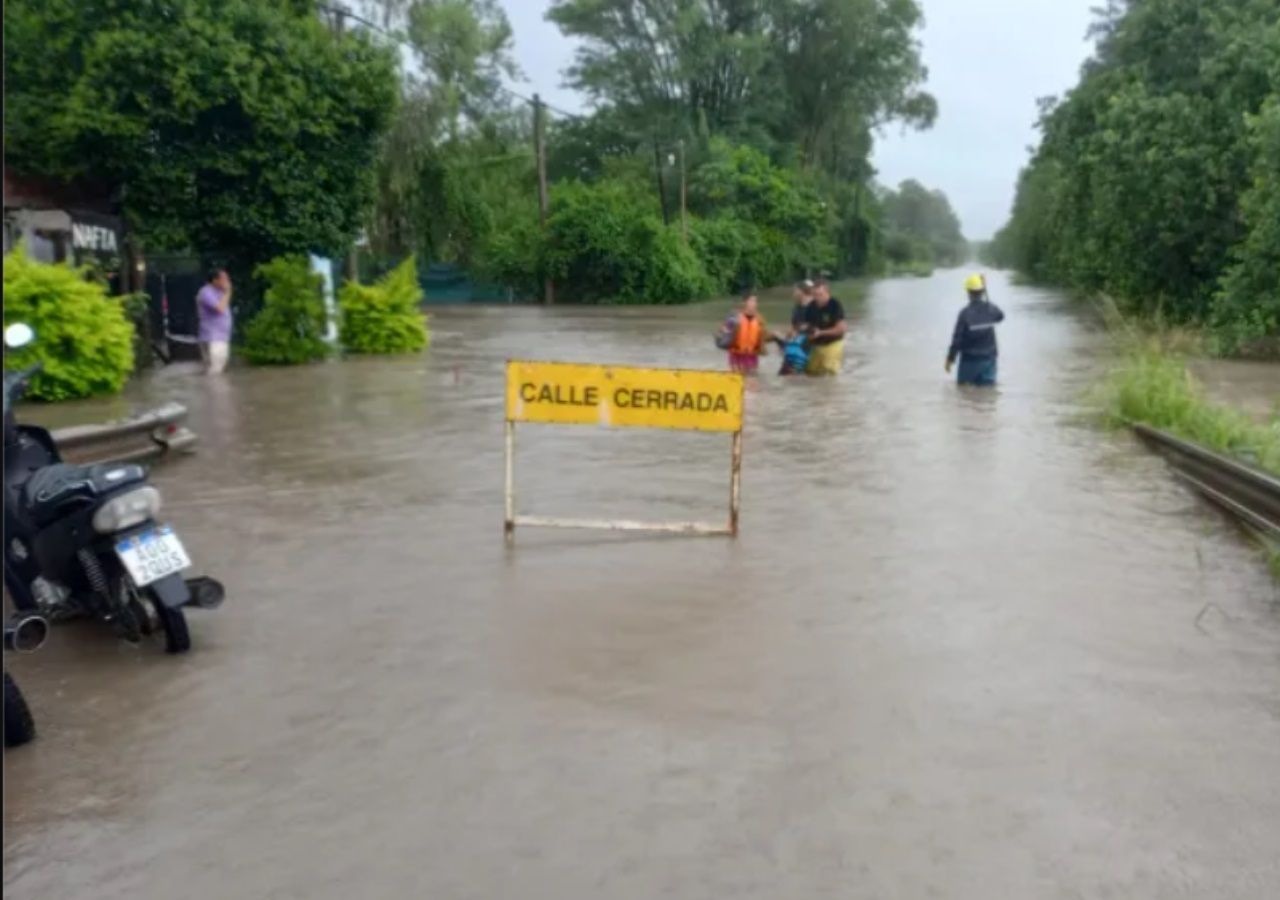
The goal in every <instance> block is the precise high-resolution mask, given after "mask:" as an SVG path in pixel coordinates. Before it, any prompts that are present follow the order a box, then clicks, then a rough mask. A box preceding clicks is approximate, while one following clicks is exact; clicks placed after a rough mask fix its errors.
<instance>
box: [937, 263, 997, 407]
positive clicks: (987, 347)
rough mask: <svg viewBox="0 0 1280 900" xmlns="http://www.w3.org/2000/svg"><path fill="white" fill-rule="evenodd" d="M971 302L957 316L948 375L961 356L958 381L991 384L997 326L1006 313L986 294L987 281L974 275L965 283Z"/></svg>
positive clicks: (994, 363) (949, 351) (948, 363)
mask: <svg viewBox="0 0 1280 900" xmlns="http://www.w3.org/2000/svg"><path fill="white" fill-rule="evenodd" d="M964 287H965V290H966V291H968V292H969V305H968V306H966V307H965V308H964V309H962V310H960V315H959V316H957V317H956V330H955V333H954V334H953V335H952V337H951V348H950V349H949V350H948V351H947V374H950V373H951V367H952V366H954V365H955V362H956V358H957V357H959V358H960V371H959V372H957V373H956V382H957V383H959V384H972V385H978V386H981V387H990V386H991V385H994V384H995V383H996V357H997V355H998V351H997V349H996V325H998V324H999V323H1000V322H1003V321H1004V313H1003V312H1002V311H1001V309H1000V307H998V306H996V305H995V304H994V303H992V302H991V300H990V299H988V297H987V280H986V279H985V278H984V277H982V276H981V275H972V276H970V277H969V279H968V280H967V281H965V283H964Z"/></svg>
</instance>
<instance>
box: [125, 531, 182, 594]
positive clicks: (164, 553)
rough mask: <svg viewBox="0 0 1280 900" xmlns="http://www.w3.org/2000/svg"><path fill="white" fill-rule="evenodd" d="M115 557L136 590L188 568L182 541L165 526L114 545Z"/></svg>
mask: <svg viewBox="0 0 1280 900" xmlns="http://www.w3.org/2000/svg"><path fill="white" fill-rule="evenodd" d="M116 555H117V556H119V557H120V562H122V563H124V567H125V569H126V570H127V571H128V573H129V575H130V576H132V578H133V583H134V584H136V585H137V586H138V587H146V586H147V585H149V584H151V583H152V582H155V581H159V580H160V579H161V578H165V577H167V576H169V575H173V574H175V573H177V572H181V571H182V570H183V569H185V568H187V567H188V566H190V565H191V557H189V556H187V550H186V548H185V547H183V546H182V541H180V540H178V536H177V535H176V534H174V533H173V529H172V528H170V527H169V526H168V525H161V526H160V527H159V528H153V529H150V530H148V531H144V532H142V533H141V534H135V535H133V536H132V537H127V538H125V539H124V540H122V541H120V542H119V543H117V544H116Z"/></svg>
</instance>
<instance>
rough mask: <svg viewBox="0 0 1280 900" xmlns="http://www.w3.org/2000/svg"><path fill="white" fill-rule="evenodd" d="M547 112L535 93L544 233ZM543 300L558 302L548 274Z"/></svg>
mask: <svg viewBox="0 0 1280 900" xmlns="http://www.w3.org/2000/svg"><path fill="white" fill-rule="evenodd" d="M546 119H547V114H546V111H545V110H544V108H543V106H542V98H541V97H539V96H538V95H537V94H534V95H533V152H534V155H535V156H536V157H537V161H538V218H539V219H540V221H541V222H542V235H543V237H544V238H545V237H546V234H547V136H546ZM542 302H543V303H545V304H547V305H548V306H550V305H551V304H553V303H555V302H556V286H555V283H554V282H552V280H551V276H550V275H548V276H547V279H546V282H545V283H544V285H543V295H542Z"/></svg>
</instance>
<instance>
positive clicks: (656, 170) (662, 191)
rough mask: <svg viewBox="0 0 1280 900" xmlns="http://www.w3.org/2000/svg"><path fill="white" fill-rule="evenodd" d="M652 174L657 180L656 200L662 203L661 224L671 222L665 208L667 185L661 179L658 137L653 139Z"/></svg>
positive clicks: (669, 214)
mask: <svg viewBox="0 0 1280 900" xmlns="http://www.w3.org/2000/svg"><path fill="white" fill-rule="evenodd" d="M653 174H654V176H655V177H656V178H657V180H658V200H659V201H660V202H661V203H662V224H663V225H670V224H671V213H670V212H668V210H667V185H666V183H665V182H664V181H663V179H662V151H660V150H659V149H658V139H657V138H656V137H655V138H654V139H653Z"/></svg>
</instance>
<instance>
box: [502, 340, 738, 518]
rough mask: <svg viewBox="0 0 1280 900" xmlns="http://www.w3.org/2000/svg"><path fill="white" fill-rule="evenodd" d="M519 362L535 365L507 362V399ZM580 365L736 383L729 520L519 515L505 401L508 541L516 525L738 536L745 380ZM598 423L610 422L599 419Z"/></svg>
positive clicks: (512, 432)
mask: <svg viewBox="0 0 1280 900" xmlns="http://www.w3.org/2000/svg"><path fill="white" fill-rule="evenodd" d="M520 365H536V364H534V363H524V362H521V361H518V360H508V361H507V387H508V401H509V400H510V396H511V394H510V391H511V377H512V372H513V367H515V366H520ZM547 365H552V366H558V365H566V366H567V365H570V364H560V363H548V364H547ZM582 368H584V369H586V368H600V369H602V370H604V371H605V372H606V373H612V372H642V371H647V372H665V373H668V374H687V375H696V376H702V375H716V376H724V377H727V378H732V379H734V380H735V381H736V382H737V384H736V386H735V389H736V391H737V392H738V397H737V410H738V416H737V423H736V424H737V427H736V429H735V430H733V431H732V432H728V433H730V434H731V435H732V439H733V445H732V452H731V456H730V468H729V521H728V523H727V524H724V525H721V524H716V523H711V522H643V521H636V520H632V519H587V518H560V517H553V516H530V515H519V514H518V513H517V512H516V485H515V456H516V423H517V422H519V421H522V419H520V418H519V417H517V416H515V415H514V414H513V410H512V408H511V404H510V402H508V403H507V408H506V413H505V416H504V418H505V435H506V438H505V444H506V453H505V456H506V479H505V490H504V492H505V505H504V508H505V517H504V523H503V532H504V534H505V535H506V539H507V540H508V541H512V540H514V538H515V530H516V526H517V525H522V526H527V527H541V528H575V529H600V530H605V531H642V532H657V533H665V534H687V535H710V536H728V537H737V536H738V518H739V510H740V509H741V503H742V408H743V400H744V399H745V394H746V387H745V385H746V382H745V379H744V378H743V376H742V375H741V374H738V373H734V374H732V375H730V374H729V373H724V372H707V371H702V370H674V369H667V370H658V369H652V370H642V369H636V368H633V367H627V366H599V367H589V366H582ZM537 424H561V423H555V422H542V423H537ZM563 424H585V423H581V422H579V423H563ZM601 424H606V425H608V424H610V423H608V422H603V423H601ZM626 427H658V428H668V429H671V430H691V431H696V430H708V431H716V432H720V433H724V432H725V429H723V428H714V429H700V428H698V427H697V426H689V425H685V426H674V425H666V426H661V425H656V426H655V425H637V424H630V425H628V426H626Z"/></svg>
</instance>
